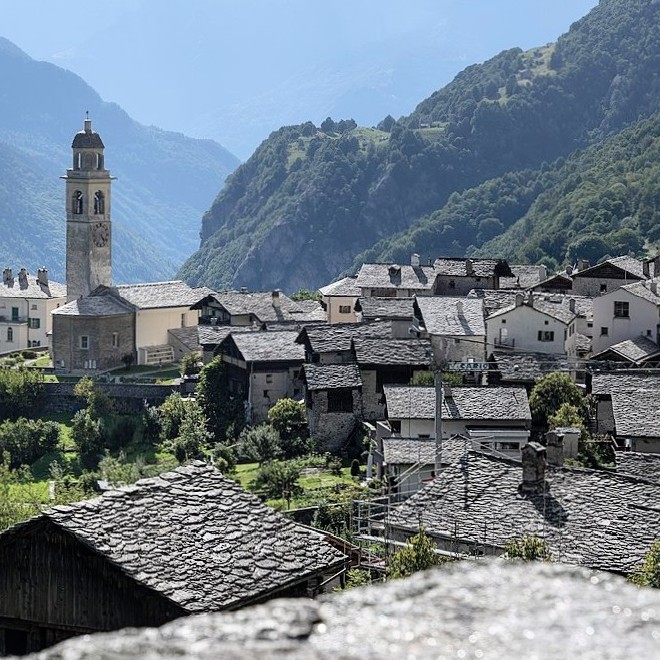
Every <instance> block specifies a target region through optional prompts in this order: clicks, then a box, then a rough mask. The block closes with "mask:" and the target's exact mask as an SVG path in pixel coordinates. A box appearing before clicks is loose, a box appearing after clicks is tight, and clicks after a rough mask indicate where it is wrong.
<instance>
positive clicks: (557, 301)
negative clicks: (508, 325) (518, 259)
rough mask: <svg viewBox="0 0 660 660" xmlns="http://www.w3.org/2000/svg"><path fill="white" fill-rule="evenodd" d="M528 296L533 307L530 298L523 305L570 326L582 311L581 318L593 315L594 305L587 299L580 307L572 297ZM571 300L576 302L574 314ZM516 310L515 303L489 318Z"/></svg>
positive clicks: (582, 300)
mask: <svg viewBox="0 0 660 660" xmlns="http://www.w3.org/2000/svg"><path fill="white" fill-rule="evenodd" d="M528 296H532V299H531V305H530V301H529V298H528V297H526V300H525V301H524V303H523V305H524V306H527V307H531V308H532V309H535V310H537V311H539V312H541V313H543V314H546V315H547V316H550V317H551V318H553V319H557V320H558V321H561V322H562V323H565V324H566V325H568V324H569V323H570V322H571V321H572V320H573V319H574V318H575V317H576V316H577V315H578V313H580V311H581V313H580V315H581V316H591V315H592V314H593V306H592V303H591V302H590V301H588V299H586V298H582V299H581V300H580V303H579V306H578V302H577V299H576V298H575V297H571V296H561V295H557V294H544V293H534V294H532V293H531V292H530V293H529V294H528ZM571 299H573V300H575V312H572V311H571V310H570V307H569V305H570V300H571ZM585 301H588V302H585ZM515 309H516V304H515V302H514V303H513V304H512V305H509V306H508V307H503V308H502V309H498V310H496V311H495V312H493V313H492V314H490V316H489V318H493V317H496V316H501V315H503V314H508V313H509V312H512V311H514V310H515Z"/></svg>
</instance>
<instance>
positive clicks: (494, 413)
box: [442, 387, 532, 421]
mask: <svg viewBox="0 0 660 660" xmlns="http://www.w3.org/2000/svg"><path fill="white" fill-rule="evenodd" d="M442 418H443V419H465V420H498V421H509V420H511V421H531V419H532V414H531V412H530V410H529V401H528V400H527V391H526V390H525V389H524V388H523V387H452V388H451V393H450V394H447V393H445V396H444V400H443V405H442Z"/></svg>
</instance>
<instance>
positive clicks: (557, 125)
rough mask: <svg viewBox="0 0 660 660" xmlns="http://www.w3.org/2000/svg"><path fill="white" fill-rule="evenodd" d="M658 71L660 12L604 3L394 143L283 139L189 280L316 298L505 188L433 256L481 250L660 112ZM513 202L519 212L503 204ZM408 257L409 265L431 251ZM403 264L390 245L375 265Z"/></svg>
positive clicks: (241, 183)
mask: <svg viewBox="0 0 660 660" xmlns="http://www.w3.org/2000/svg"><path fill="white" fill-rule="evenodd" d="M659 59H660V3H659V2H657V1H656V0H602V1H601V3H600V5H599V6H598V7H596V8H595V9H594V10H593V11H592V12H590V13H589V14H588V15H587V16H586V17H585V18H583V19H581V20H580V21H578V22H577V23H575V24H574V25H573V26H572V27H571V29H570V31H569V32H568V33H567V34H566V35H564V36H563V37H560V39H559V40H558V41H557V43H556V44H552V45H549V46H545V47H542V48H537V49H533V50H531V51H529V52H522V51H520V50H519V49H512V50H509V51H505V52H503V53H501V54H500V55H498V56H496V57H494V58H493V59H492V60H490V61H488V62H486V63H484V64H481V65H475V66H471V67H469V68H468V69H466V70H465V71H463V72H462V73H461V74H459V75H458V76H457V77H456V79H455V80H454V81H453V82H452V83H450V84H449V85H448V86H447V87H445V88H444V89H442V90H440V91H438V92H436V93H435V94H433V95H432V96H431V97H430V98H428V99H426V100H425V101H423V102H422V103H420V105H419V106H418V107H417V108H416V109H415V111H414V112H413V113H412V114H411V115H410V116H408V117H404V118H402V119H400V120H399V121H397V122H393V121H392V120H391V118H387V119H386V120H384V121H383V122H382V123H381V124H380V125H379V128H380V129H383V130H374V129H363V128H357V127H353V126H352V125H351V122H348V121H345V122H338V123H336V124H334V123H333V122H326V123H324V125H322V127H321V130H317V129H316V127H314V126H313V125H312V124H309V123H308V124H305V125H302V126H297V127H287V128H283V129H280V130H279V131H276V132H275V133H273V134H272V135H271V136H270V138H269V139H268V140H266V141H265V142H264V143H263V144H262V145H261V146H260V147H259V149H257V151H256V152H255V154H254V155H253V156H252V158H251V159H250V160H249V161H248V162H247V163H245V164H244V165H243V166H241V167H240V168H239V169H238V170H237V171H236V172H235V173H234V175H232V176H231V177H230V178H229V179H228V181H227V184H226V185H225V187H224V188H223V190H222V191H221V192H220V194H219V195H218V197H217V198H216V200H215V202H214V204H213V206H212V207H211V209H210V210H209V211H208V212H207V213H206V215H205V216H204V219H203V225H202V246H201V248H200V250H199V251H198V252H197V253H196V254H195V255H193V256H192V257H191V258H190V259H189V260H188V261H187V262H186V264H185V265H184V267H183V268H182V270H181V274H182V275H183V276H184V277H186V278H187V279H188V281H189V282H191V283H194V284H198V283H205V284H208V285H209V286H215V287H223V286H241V285H243V286H249V287H252V288H263V287H272V286H280V287H281V288H283V289H286V290H293V289H296V288H298V287H299V286H311V287H316V286H319V285H320V284H322V283H324V282H327V281H329V280H331V279H332V278H334V277H336V276H337V275H338V274H339V273H340V272H341V271H343V270H346V269H348V268H350V267H351V266H352V264H353V263H354V259H355V257H356V255H358V254H360V253H362V252H363V251H364V250H366V249H368V248H369V247H370V246H373V245H374V244H376V243H377V242H378V241H381V240H383V239H387V238H389V237H391V236H392V235H393V234H396V233H397V232H403V231H405V230H407V229H408V228H410V227H412V226H413V225H415V223H416V222H419V221H423V222H428V221H429V217H428V216H430V215H431V214H433V212H436V211H440V210H442V209H443V207H445V205H446V204H447V201H448V200H451V201H452V202H453V203H455V202H456V199H455V197H453V196H452V194H453V193H456V192H458V193H460V192H462V191H466V190H468V189H470V188H474V187H476V186H479V185H480V184H482V183H484V182H486V181H489V180H491V179H495V178H501V180H500V181H499V182H498V183H495V184H492V183H491V184H490V185H491V194H492V195H494V196H495V197H497V198H498V199H496V200H495V207H496V209H497V213H496V212H495V211H492V212H490V213H489V215H488V217H484V218H482V221H483V220H488V222H484V223H483V226H478V227H476V228H475V229H476V231H475V233H474V236H462V237H460V239H459V238H458V237H454V238H452V239H451V240H449V236H447V237H446V238H447V241H446V242H445V241H443V242H442V244H441V245H440V246H439V248H440V249H437V248H436V246H433V252H432V253H431V255H430V256H436V255H437V254H439V253H445V254H449V253H452V252H454V251H461V250H464V249H465V248H467V247H468V246H470V245H472V246H475V245H478V244H481V243H483V242H485V241H486V240H489V239H492V238H494V237H495V236H497V235H498V234H499V233H501V231H503V230H504V229H506V228H507V227H508V226H509V225H511V224H512V223H514V222H515V221H516V220H518V219H519V218H520V217H522V216H523V215H524V214H525V213H526V212H527V210H528V209H529V208H530V206H531V204H532V202H533V201H534V200H535V199H536V196H537V195H538V194H539V193H541V192H543V191H544V190H546V189H548V188H549V187H550V186H551V185H554V184H555V183H556V181H555V179H554V178H553V176H554V174H553V169H552V168H550V166H548V165H544V163H551V162H553V161H555V160H556V159H558V158H560V157H567V156H569V155H570V154H571V153H573V152H575V151H576V150H579V149H583V148H585V147H587V146H589V145H590V144H596V143H598V142H599V141H601V140H602V139H604V138H605V137H606V136H608V135H611V134H613V133H615V132H617V131H619V130H620V129H621V128H623V127H625V126H626V125H628V124H629V123H631V122H632V121H635V120H637V119H638V118H639V117H644V116H649V115H651V114H652V113H653V112H655V111H656V110H657V109H658V108H660V81H659V80H658V71H657V70H658V66H657V65H658V61H659ZM539 170H542V171H543V172H545V176H546V178H545V179H544V178H543V177H540V178H539V176H538V171H539ZM502 186H503V188H502ZM507 189H509V192H510V197H511V199H510V200H506V199H501V200H500V199H499V196H500V194H501V192H502V191H503V190H504V191H506V190H507ZM556 190H557V189H556ZM479 194H481V193H479ZM500 215H501V216H502V217H500ZM460 229H462V228H460ZM460 229H459V230H460ZM477 234H479V238H477ZM454 241H456V244H454ZM404 245H405V248H406V250H405V251H406V253H407V254H406V257H407V256H408V254H409V253H410V252H411V251H418V252H420V253H429V252H430V249H429V248H428V246H426V244H424V243H422V244H419V243H417V242H416V241H415V240H414V239H406V240H405V241H404ZM452 245H453V248H452ZM493 247H494V246H493ZM401 252H402V248H401V246H399V247H398V248H397V249H396V250H394V248H392V246H388V245H387V243H385V244H379V245H378V247H377V249H372V250H370V251H369V252H368V253H367V254H368V255H369V257H370V258H387V257H388V256H389V255H390V254H393V253H396V255H397V258H402V256H401ZM534 254H535V255H537V253H534ZM553 255H554V258H555V259H558V258H560V256H561V255H559V253H558V252H554V253H553ZM542 256H543V255H542Z"/></svg>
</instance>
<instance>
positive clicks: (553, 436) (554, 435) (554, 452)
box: [545, 429, 564, 467]
mask: <svg viewBox="0 0 660 660" xmlns="http://www.w3.org/2000/svg"><path fill="white" fill-rule="evenodd" d="M545 440H546V446H547V447H546V450H547V451H546V455H547V458H548V464H549V465H556V466H557V467H561V466H562V465H563V464H564V434H563V433H560V432H559V431H558V430H557V429H554V430H552V431H548V432H547V433H546V434H545Z"/></svg>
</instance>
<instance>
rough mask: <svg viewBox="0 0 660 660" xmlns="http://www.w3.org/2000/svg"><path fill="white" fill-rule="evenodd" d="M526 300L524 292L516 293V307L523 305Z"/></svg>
mask: <svg viewBox="0 0 660 660" xmlns="http://www.w3.org/2000/svg"><path fill="white" fill-rule="evenodd" d="M524 300H525V295H524V294H522V293H516V307H522V304H523V302H524Z"/></svg>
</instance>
